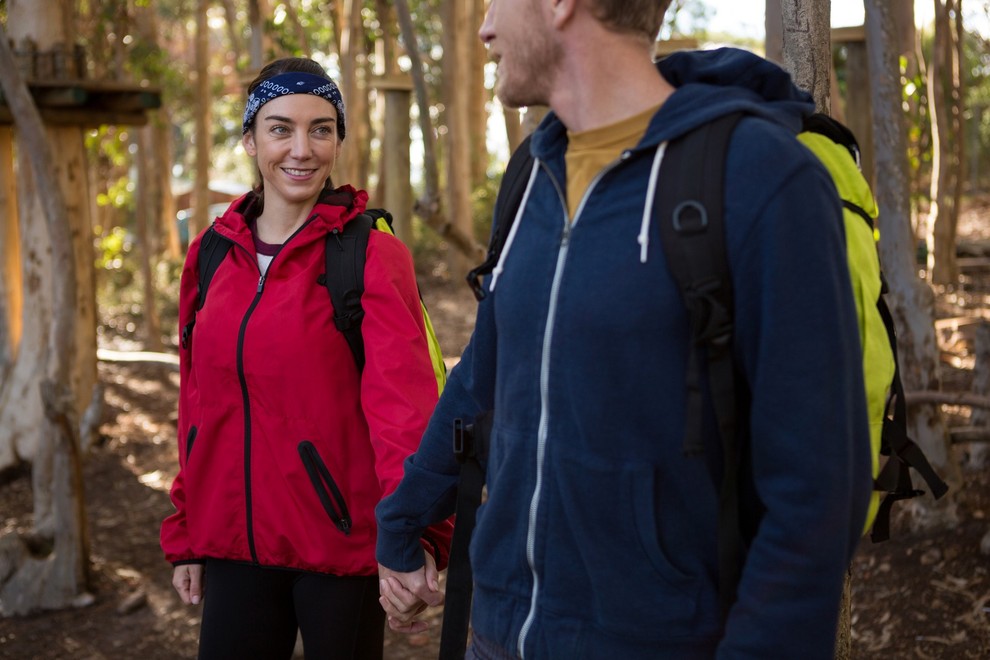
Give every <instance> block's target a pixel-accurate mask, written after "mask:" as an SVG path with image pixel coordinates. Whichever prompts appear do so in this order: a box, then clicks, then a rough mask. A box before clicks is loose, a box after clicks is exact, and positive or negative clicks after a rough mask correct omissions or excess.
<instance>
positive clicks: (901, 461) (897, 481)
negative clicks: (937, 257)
mask: <svg viewBox="0 0 990 660" xmlns="http://www.w3.org/2000/svg"><path fill="white" fill-rule="evenodd" d="M884 289H885V290H886V282H885V283H884ZM877 309H878V310H879V311H880V317H881V318H882V319H883V324H884V326H885V327H886V329H887V337H888V339H889V340H890V347H891V349H892V350H893V352H894V379H893V381H892V382H891V384H890V396H889V398H888V399H887V408H888V409H889V408H890V407H891V406H893V411H892V414H887V415H884V419H883V430H882V436H881V440H880V451H881V453H882V454H884V455H887V456H888V459H887V462H886V463H885V464H884V466H883V468H882V469H881V470H880V474H878V475H877V478H876V479H875V480H874V481H875V482H874V489H875V490H878V491H880V492H882V493H886V495H885V496H884V498H883V500H881V502H880V508H879V509H878V510H877V515H876V517H875V518H874V520H873V528H872V529H871V530H870V540H871V541H873V542H874V543H879V542H881V541H886V540H887V539H889V538H890V511H891V508H892V507H893V505H894V503H895V502H897V501H899V500H905V499H910V498H912V497H917V496H919V495H922V494H923V492H924V491H921V490H918V489H916V488H915V487H914V485H913V483H912V481H911V470H910V469H909V468H914V469H915V470H917V471H918V474H920V475H921V477H922V478H923V479H924V480H925V483H927V484H928V487H929V488H930V489H931V492H932V497H934V498H935V499H936V500H937V499H939V498H941V497H942V496H943V495H945V494H946V493H947V492H948V490H949V487H948V485H946V483H945V481H943V480H942V478H941V477H939V476H938V473H937V472H935V469H934V468H933V467H932V466H931V464H930V463H929V462H928V458H927V457H926V456H925V454H924V452H923V451H922V450H921V447H919V446H918V445H917V444H916V443H915V442H914V441H913V440H912V439H911V438H909V437H908V433H907V403H906V402H905V400H904V385H903V384H902V383H901V373H900V367H899V366H898V360H897V338H896V337H895V336H894V318H893V316H892V315H891V313H890V309H889V308H888V307H887V302H886V301H885V300H884V297H883V294H882V293H881V295H880V298H878V299H877Z"/></svg>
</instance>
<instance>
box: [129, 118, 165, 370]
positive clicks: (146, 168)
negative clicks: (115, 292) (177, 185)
mask: <svg viewBox="0 0 990 660" xmlns="http://www.w3.org/2000/svg"><path fill="white" fill-rule="evenodd" d="M153 131H154V129H153V127H151V126H142V127H140V128H137V127H135V130H134V135H135V137H134V144H135V146H136V147H137V153H136V155H135V158H136V160H137V190H136V195H135V207H136V213H135V219H134V220H135V224H136V228H137V242H138V248H139V251H140V256H139V257H138V258H139V259H140V260H141V285H142V288H143V291H144V295H143V296H142V298H143V299H144V301H143V302H144V347H145V350H146V351H153V352H155V353H160V352H161V350H162V324H161V321H159V318H158V307H157V296H156V295H155V264H156V263H157V261H158V260H157V258H156V255H157V254H158V250H157V248H156V245H155V243H156V241H155V240H154V235H155V231H154V228H155V219H157V218H158V209H157V207H156V206H155V203H154V197H155V195H154V191H153V187H154V185H155V177H153V176H152V174H151V172H152V167H151V163H152V162H153V161H154V157H153V156H152V154H151V143H152V139H151V134H152V132H153Z"/></svg>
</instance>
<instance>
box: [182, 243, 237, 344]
mask: <svg viewBox="0 0 990 660" xmlns="http://www.w3.org/2000/svg"><path fill="white" fill-rule="evenodd" d="M232 245H233V243H231V242H230V241H229V240H228V239H227V238H225V237H224V236H222V235H221V234H219V233H218V232H217V230H216V229H214V228H213V227H212V226H210V228H209V229H207V230H206V231H205V232H204V233H203V238H202V239H201V240H200V242H199V256H198V261H197V264H196V266H197V269H198V271H199V279H198V281H197V285H196V297H197V301H196V309H195V310H194V311H193V317H192V318H191V319H190V320H189V322H188V323H186V325H185V327H183V328H182V337H181V345H182V348H187V347H188V346H189V338H190V337H191V336H192V329H193V326H194V325H195V324H196V312H198V311H199V310H201V309H203V305H204V304H206V292H207V291H208V290H209V288H210V282H212V281H213V275H214V274H215V273H216V272H217V268H219V267H220V263H221V262H222V261H223V260H224V257H226V256H227V253H228V252H230V247H231V246H232Z"/></svg>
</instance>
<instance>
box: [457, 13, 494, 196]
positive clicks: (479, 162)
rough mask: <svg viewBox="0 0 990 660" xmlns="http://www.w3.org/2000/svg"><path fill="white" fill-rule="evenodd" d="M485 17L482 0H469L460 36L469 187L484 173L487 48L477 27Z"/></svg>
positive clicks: (487, 93) (480, 181)
mask: <svg viewBox="0 0 990 660" xmlns="http://www.w3.org/2000/svg"><path fill="white" fill-rule="evenodd" d="M484 19H485V0H470V4H469V9H468V15H467V18H466V23H465V31H464V39H465V40H466V41H467V49H468V51H469V53H470V63H471V66H470V71H469V72H468V73H467V80H468V82H469V85H470V90H469V92H468V97H469V103H470V106H469V118H468V122H469V126H470V129H469V131H468V132H469V134H470V137H469V138H468V144H469V146H470V149H471V187H472V188H476V187H478V186H480V185H482V184H483V183H484V182H485V179H486V178H487V176H488V110H487V107H488V102H489V100H490V98H491V94H490V92H489V91H488V89H486V88H485V62H487V61H488V51H487V49H486V48H485V44H484V43H483V42H482V41H481V39H479V38H478V33H477V29H478V27H479V26H480V25H481V23H482V22H483V21H484Z"/></svg>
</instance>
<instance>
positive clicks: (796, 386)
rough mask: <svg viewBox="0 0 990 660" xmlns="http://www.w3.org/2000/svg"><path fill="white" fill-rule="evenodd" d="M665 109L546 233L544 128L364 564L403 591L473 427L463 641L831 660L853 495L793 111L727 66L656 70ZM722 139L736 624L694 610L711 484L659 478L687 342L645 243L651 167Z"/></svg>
mask: <svg viewBox="0 0 990 660" xmlns="http://www.w3.org/2000/svg"><path fill="white" fill-rule="evenodd" d="M659 68H660V71H661V73H662V74H663V75H664V77H665V78H666V79H667V80H668V81H670V82H671V83H672V84H673V85H674V86H675V87H677V91H676V92H675V93H674V94H673V95H672V96H671V97H670V98H669V99H668V100H667V101H666V102H665V103H664V104H663V106H661V108H660V110H659V111H658V112H657V114H656V116H655V117H654V118H653V119H652V121H651V122H650V124H649V127H648V129H647V131H646V134H645V135H644V136H643V138H642V140H641V141H640V143H639V144H638V145H637V146H636V147H635V148H634V149H631V150H629V151H627V152H625V153H623V154H622V156H621V157H620V158H619V159H618V160H617V161H616V162H614V163H613V164H611V165H609V166H608V167H606V168H605V169H604V170H603V171H602V172H601V173H600V174H599V175H598V176H597V177H596V179H595V180H594V181H593V182H592V184H591V186H590V188H589V190H588V192H587V194H586V196H585V198H584V199H583V200H582V202H581V204H580V207H579V209H578V211H577V213H576V215H575V217H574V218H570V219H569V218H568V215H567V213H568V212H567V205H566V204H565V202H564V195H563V192H562V191H564V190H566V185H565V183H566V176H565V171H564V167H565V166H564V154H565V151H566V149H567V134H566V129H565V127H564V126H563V125H562V124H561V123H560V121H559V120H558V119H557V118H556V117H555V116H554V115H553V114H551V115H549V116H548V117H547V118H546V119H545V121H544V122H543V123H542V124H541V125H540V127H539V128H538V129H537V131H536V132H535V134H534V136H533V140H532V153H533V155H534V157H535V158H536V164H535V166H534V170H533V172H532V178H531V182H530V186H529V188H528V190H527V193H526V195H525V197H524V199H523V202H522V209H523V210H522V212H521V213H522V214H521V215H520V216H519V218H518V219H517V222H516V224H515V229H514V235H513V236H510V238H509V243H508V244H507V246H506V248H505V249H504V251H503V258H502V261H501V263H500V264H499V267H498V268H497V269H496V271H495V272H494V273H493V275H492V277H491V278H490V279H489V280H488V281H487V284H486V286H487V287H488V288H489V295H488V296H487V297H486V298H485V299H484V300H483V301H482V303H481V304H480V307H479V310H478V318H477V324H476V327H475V331H474V335H473V337H472V339H471V342H470V344H469V345H468V347H467V349H466V350H465V352H464V355H463V357H462V360H461V362H460V363H459V364H458V366H457V367H455V368H454V370H453V372H452V374H451V377H450V380H449V381H448V383H447V386H446V389H445V390H444V392H443V396H442V397H441V400H440V403H439V404H438V407H437V410H436V411H435V413H434V415H433V418H432V420H431V423H430V425H429V428H428V429H427V432H426V435H425V436H424V438H423V442H422V444H421V446H420V449H419V451H418V452H417V453H416V454H415V455H414V456H412V457H410V458H409V459H408V460H407V462H406V465H405V476H404V478H403V481H402V483H401V484H400V486H399V488H398V489H397V490H396V491H395V493H394V494H393V495H392V496H391V497H389V498H387V499H385V500H384V501H383V502H382V503H381V504H380V505H379V507H378V521H379V536H378V559H379V561H380V562H381V563H382V564H384V565H385V566H388V567H390V568H392V569H395V570H400V571H410V570H414V569H416V568H418V567H419V566H421V565H422V561H423V559H422V549H421V548H422V546H421V545H420V543H419V538H420V536H421V534H422V532H423V530H424V529H425V528H426V527H427V525H429V524H430V523H431V522H434V521H437V520H442V519H443V518H445V517H446V516H449V515H450V514H451V513H452V512H453V508H454V498H455V488H456V479H457V473H458V465H457V463H456V461H455V460H454V457H453V455H452V452H451V441H450V437H451V431H450V429H451V421H452V419H454V418H456V417H464V418H471V417H472V416H473V415H475V414H477V413H478V412H480V411H483V410H486V409H490V408H492V407H494V409H495V411H496V414H495V428H494V434H493V438H492V446H491V454H490V457H489V460H488V464H487V479H488V499H487V501H486V503H485V504H483V505H482V508H481V509H480V510H479V512H478V523H477V529H476V531H475V534H474V537H473V539H472V543H471V563H472V567H473V569H474V578H475V601H474V607H473V611H472V625H473V629H474V631H475V632H476V633H477V634H479V635H482V636H484V637H485V638H487V639H489V640H491V641H493V642H494V643H496V644H498V645H500V646H502V647H504V648H505V649H507V650H509V651H510V652H513V653H518V654H519V655H522V656H523V657H525V658H567V659H573V658H623V659H629V658H711V657H719V658H760V659H761V660H765V659H767V658H803V659H805V660H807V659H809V658H823V659H825V658H832V654H833V645H834V638H835V630H836V621H837V613H838V609H839V599H840V592H841V586H842V580H843V574H844V571H845V569H846V567H847V566H848V562H849V561H850V559H851V557H852V554H853V552H854V550H855V547H856V544H857V541H858V540H859V538H860V533H861V531H862V527H863V522H864V516H865V511H866V505H867V502H868V497H869V493H870V489H871V480H870V450H869V444H870V443H869V431H868V427H867V416H866V409H865V396H864V393H863V382H862V363H861V357H860V347H859V339H858V337H859V334H858V329H857V321H856V312H855V308H854V303H853V298H852V294H851V288H850V283H849V276H848V268H847V265H846V258H845V247H844V238H843V233H842V216H841V210H840V206H839V201H838V198H837V195H836V192H835V189H834V187H833V186H832V183H831V180H830V179H829V176H828V174H827V173H826V171H825V170H824V169H823V168H822V167H821V166H820V164H819V163H818V161H817V160H816V158H815V157H814V156H813V155H812V154H811V153H810V152H809V151H807V150H805V148H804V147H802V146H801V145H800V144H799V143H798V142H797V141H796V140H795V139H794V133H796V132H797V131H798V130H799V129H800V125H801V119H802V116H803V115H804V114H807V113H809V112H811V111H812V110H813V106H812V104H811V103H810V100H809V97H808V95H807V94H805V93H803V92H801V91H799V90H797V89H796V88H795V87H794V86H793V84H792V83H791V81H790V78H789V76H788V75H787V74H786V73H785V72H784V71H782V70H781V69H779V68H778V67H776V66H775V65H773V64H770V63H768V62H766V61H765V60H763V59H760V58H758V57H756V56H754V55H752V54H749V53H746V52H743V51H737V50H729V49H725V50H720V51H711V52H697V53H683V54H678V55H675V56H671V57H669V58H667V59H666V60H664V62H663V63H661V64H660V66H659ZM738 110H743V111H745V112H746V113H747V116H746V117H744V119H743V120H742V121H741V122H740V124H739V125H738V127H737V129H736V131H735V133H734V134H733V137H732V141H731V144H730V149H729V153H728V156H727V163H726V167H727V170H726V172H727V173H726V183H725V224H726V241H727V249H728V258H729V263H730V268H731V271H732V280H733V287H734V291H735V302H736V317H735V318H736V330H735V337H734V347H733V350H734V357H735V359H736V361H737V364H738V367H739V370H740V373H741V375H742V378H743V379H744V380H745V385H746V388H747V389H748V390H749V392H750V395H751V402H750V405H749V406H748V407H747V409H746V410H745V411H744V413H743V423H742V424H741V426H743V427H744V428H743V432H742V433H743V436H744V437H743V439H742V440H743V442H745V443H748V444H749V447H750V453H751V460H752V479H753V483H754V485H755V489H756V492H757V493H758V495H759V499H760V500H761V501H762V504H763V505H764V506H765V507H766V513H765V514H764V516H763V518H762V521H761V524H760V526H759V529H758V531H757V533H756V536H755V538H754V539H753V541H752V543H751V546H750V548H749V553H748V555H747V560H746V564H745V567H744V570H743V575H742V579H741V582H740V584H739V590H738V600H737V601H736V603H735V605H734V606H733V607H732V609H731V611H730V612H729V615H728V618H727V620H723V618H722V616H721V615H720V612H719V604H718V592H717V553H716V542H715V541H716V524H717V511H718V506H717V492H716V488H715V486H714V485H713V480H712V477H711V476H710V472H709V468H710V465H711V464H714V465H717V464H718V462H719V461H720V458H719V457H718V440H717V435H716V430H715V425H714V421H713V419H707V420H706V421H705V432H706V437H705V444H706V447H707V448H708V456H709V462H706V461H705V460H703V459H700V458H698V457H687V456H685V455H684V453H683V451H682V449H683V435H684V410H685V385H684V383H685V370H686V363H687V354H686V350H685V349H686V346H687V345H688V335H689V330H688V321H687V317H686V313H685V310H684V305H683V302H682V299H681V295H680V292H679V290H678V288H677V286H676V285H675V283H674V282H673V280H672V278H671V276H670V274H669V273H668V271H667V266H666V263H665V260H664V255H663V251H662V249H661V246H660V244H659V242H660V235H659V231H658V228H657V227H656V226H655V225H654V224H653V223H652V217H651V213H650V208H651V199H649V198H648V190H650V189H651V186H649V185H648V184H649V182H650V178H651V176H654V175H653V174H652V171H653V165H654V161H655V158H656V156H657V152H658V147H659V146H660V145H661V144H662V143H664V142H665V141H667V140H670V139H673V138H675V137H677V136H679V135H681V134H683V133H685V132H686V131H688V130H690V129H691V128H693V127H695V126H697V125H699V124H701V123H703V122H706V121H709V120H711V119H713V118H715V117H718V116H721V115H724V114H726V113H730V112H734V111H738Z"/></svg>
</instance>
